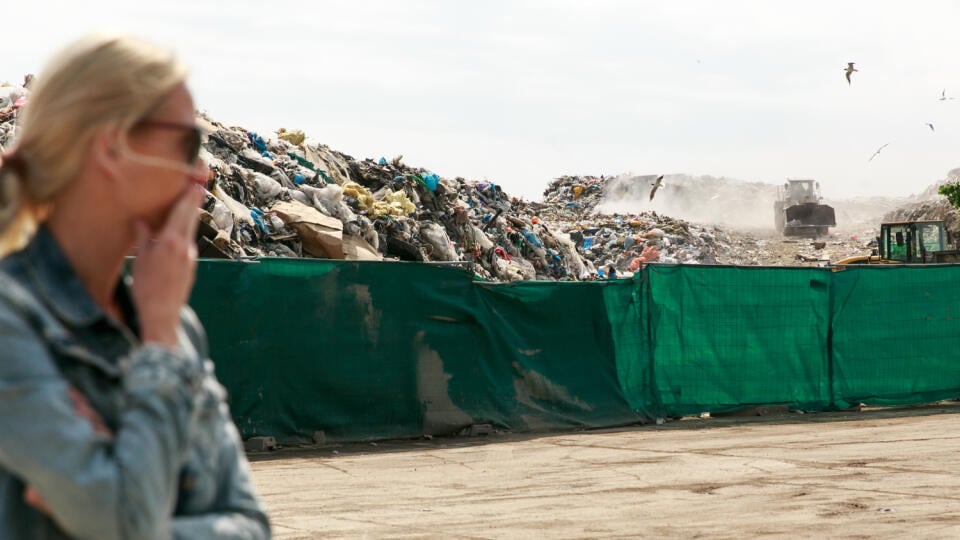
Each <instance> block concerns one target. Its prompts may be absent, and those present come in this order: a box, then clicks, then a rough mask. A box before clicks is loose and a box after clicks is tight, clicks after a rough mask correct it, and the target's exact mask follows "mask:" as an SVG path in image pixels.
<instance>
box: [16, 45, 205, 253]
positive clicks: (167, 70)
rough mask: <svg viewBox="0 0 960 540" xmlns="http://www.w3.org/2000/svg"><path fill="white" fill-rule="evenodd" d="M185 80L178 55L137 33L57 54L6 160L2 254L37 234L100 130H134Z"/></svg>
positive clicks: (34, 89)
mask: <svg viewBox="0 0 960 540" xmlns="http://www.w3.org/2000/svg"><path fill="white" fill-rule="evenodd" d="M185 79H186V68H185V67H184V66H183V64H181V63H180V62H179V61H177V60H176V59H175V58H174V56H173V54H172V53H171V52H169V51H165V50H163V49H160V48H158V47H156V46H154V45H153V44H150V43H149V42H146V41H143V40H141V39H138V38H134V37H130V36H116V35H102V34H95V35H90V36H87V37H85V38H81V39H80V40H78V41H76V42H74V43H72V44H71V45H69V46H67V47H66V48H65V49H63V51H62V52H60V53H59V54H57V55H56V56H54V58H53V59H52V60H51V61H50V63H49V64H48V65H47V67H46V69H45V70H44V71H43V72H42V73H41V74H40V75H39V76H38V77H37V78H36V80H35V81H33V83H32V84H31V92H30V96H29V98H28V101H27V104H26V106H25V107H24V109H23V111H22V114H21V116H20V118H19V119H18V132H17V140H16V142H15V144H14V149H13V151H12V152H11V153H9V154H8V159H7V160H6V162H4V163H0V255H3V254H5V253H8V252H10V251H11V250H13V249H17V248H19V247H21V246H22V245H23V244H24V243H25V242H26V241H27V240H28V239H29V237H30V236H31V235H32V233H33V230H34V229H35V228H36V225H37V223H38V221H39V220H42V219H43V215H44V213H45V211H46V209H47V208H49V206H50V205H51V203H52V202H53V201H54V200H55V199H56V197H57V195H58V194H59V193H60V192H61V191H62V190H63V189H64V187H65V186H67V185H68V184H69V183H70V181H72V180H73V179H74V178H75V177H76V175H77V173H78V171H79V170H80V167H81V165H82V163H83V160H84V158H85V156H86V153H87V152H88V149H89V147H90V144H91V142H92V140H93V136H94V134H95V133H96V131H97V130H98V129H99V128H102V127H104V126H108V125H112V126H116V127H118V128H119V129H120V130H121V131H122V132H123V133H126V132H127V131H129V129H130V128H131V127H132V126H133V125H134V124H135V123H136V122H137V121H139V120H141V119H143V118H144V117H145V116H147V115H148V114H149V113H150V111H151V110H152V109H153V108H155V107H157V106H158V105H159V104H160V103H161V102H162V100H163V99H164V98H165V97H166V96H167V94H168V93H169V92H170V91H171V90H172V89H173V88H174V87H175V86H176V85H178V84H180V83H182V82H183V81H184V80H185Z"/></svg>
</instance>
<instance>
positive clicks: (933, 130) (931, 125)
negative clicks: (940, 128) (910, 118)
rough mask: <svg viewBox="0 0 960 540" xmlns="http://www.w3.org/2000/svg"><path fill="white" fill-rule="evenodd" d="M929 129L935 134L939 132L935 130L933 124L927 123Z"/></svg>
mask: <svg viewBox="0 0 960 540" xmlns="http://www.w3.org/2000/svg"><path fill="white" fill-rule="evenodd" d="M927 127H928V128H930V131H932V132H934V133H936V132H937V130H935V129H933V124H931V123H930V122H927Z"/></svg>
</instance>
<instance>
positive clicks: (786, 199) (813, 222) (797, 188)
mask: <svg viewBox="0 0 960 540" xmlns="http://www.w3.org/2000/svg"><path fill="white" fill-rule="evenodd" d="M822 201H823V197H822V196H821V195H820V183H819V182H816V181H814V180H809V179H791V178H788V179H787V181H786V182H784V184H783V186H781V187H778V188H777V200H776V202H774V204H773V211H774V221H775V224H776V227H777V231H779V232H780V233H781V234H783V235H784V236H823V235H825V234H827V232H828V231H829V228H830V227H835V226H836V225H837V216H836V213H835V212H834V210H833V207H832V206H829V205H826V204H823V202H822Z"/></svg>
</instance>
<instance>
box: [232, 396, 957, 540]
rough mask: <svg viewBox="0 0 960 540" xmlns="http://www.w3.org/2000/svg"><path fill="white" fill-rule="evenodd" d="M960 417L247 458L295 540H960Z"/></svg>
mask: <svg viewBox="0 0 960 540" xmlns="http://www.w3.org/2000/svg"><path fill="white" fill-rule="evenodd" d="M958 413H960V403H953V402H950V403H940V404H934V405H929V406H924V407H915V408H909V409H877V410H865V411H863V412H844V413H820V414H806V415H801V414H790V413H788V414H780V415H774V416H764V417H752V418H751V417H725V418H709V419H684V420H681V421H678V422H671V423H668V424H665V425H661V426H653V425H651V426H638V427H630V428H622V429H611V430H600V431H584V432H575V433H562V434H549V435H538V436H530V435H513V434H494V435H490V436H487V437H478V438H470V439H467V438H436V439H434V440H429V441H428V440H419V441H399V442H385V443H377V444H376V446H374V445H372V444H370V443H367V444H356V445H344V446H339V447H337V446H327V447H323V448H319V449H310V450H300V449H297V450H292V449H291V450H280V451H277V452H273V453H269V454H259V455H251V456H250V458H251V461H252V466H253V470H254V476H255V480H256V482H257V486H258V489H259V491H260V493H261V495H262V496H263V497H264V499H265V501H266V503H267V505H268V507H269V512H270V515H271V518H272V520H273V526H274V533H275V535H276V537H277V538H282V539H303V538H477V539H479V538H637V537H657V538H663V537H666V538H698V537H699V538H743V537H751V538H753V537H769V538H796V537H817V538H822V537H831V538H877V537H907V536H909V537H911V538H960V476H958V474H957V473H958V471H960V448H958V446H960V444H958V443H960V414H958ZM954 490H957V492H958V493H957V494H955V493H954Z"/></svg>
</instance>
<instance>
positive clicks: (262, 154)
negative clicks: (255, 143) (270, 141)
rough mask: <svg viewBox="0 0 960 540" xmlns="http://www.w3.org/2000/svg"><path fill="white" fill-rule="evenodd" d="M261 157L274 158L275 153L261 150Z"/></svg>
mask: <svg viewBox="0 0 960 540" xmlns="http://www.w3.org/2000/svg"><path fill="white" fill-rule="evenodd" d="M260 157H265V158H267V159H273V154H271V153H270V152H267V151H266V150H264V151H263V152H260Z"/></svg>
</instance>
